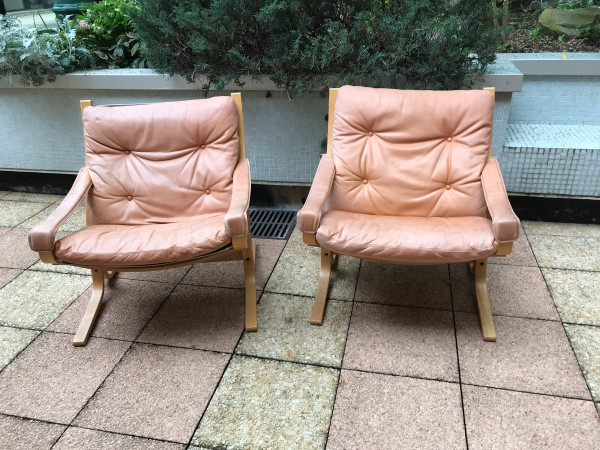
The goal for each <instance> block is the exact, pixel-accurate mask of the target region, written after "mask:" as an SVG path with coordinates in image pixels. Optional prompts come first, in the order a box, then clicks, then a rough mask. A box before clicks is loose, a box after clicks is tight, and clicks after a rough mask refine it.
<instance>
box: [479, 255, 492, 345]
mask: <svg viewBox="0 0 600 450" xmlns="http://www.w3.org/2000/svg"><path fill="white" fill-rule="evenodd" d="M474 266H475V267H474V271H475V294H476V295H477V311H478V312H479V322H480V323H481V333H482V334H483V340H484V341H488V342H496V327H495V326H494V319H493V318H492V308H491V306H490V299H489V297H488V292H487V258H484V259H480V260H477V261H475V264H474Z"/></svg>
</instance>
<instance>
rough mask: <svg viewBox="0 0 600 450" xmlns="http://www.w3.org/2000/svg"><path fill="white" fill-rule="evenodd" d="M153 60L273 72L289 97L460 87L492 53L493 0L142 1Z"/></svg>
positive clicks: (139, 19)
mask: <svg viewBox="0 0 600 450" xmlns="http://www.w3.org/2000/svg"><path fill="white" fill-rule="evenodd" d="M138 6H139V9H138V10H137V11H136V12H134V14H133V18H134V23H135V24H136V28H137V29H138V32H139V35H140V39H141V40H142V42H143V43H144V45H145V47H146V53H147V56H148V59H149V62H150V65H151V67H154V68H156V69H157V70H159V71H161V72H164V73H169V74H182V75H185V76H186V77H187V78H188V79H189V80H195V79H196V78H197V77H198V76H200V75H203V76H206V77H207V80H206V82H205V83H204V87H205V88H206V87H209V86H215V87H217V88H223V87H224V86H225V84H227V83H229V82H231V81H233V82H234V83H237V84H241V83H242V80H241V78H240V77H242V76H244V75H250V76H259V75H268V76H269V77H270V78H271V79H272V80H273V81H274V82H275V83H276V84H277V85H278V86H279V87H281V88H284V89H286V90H287V92H288V94H289V95H290V96H291V97H293V96H297V95H300V94H302V93H304V92H307V91H309V90H313V89H318V88H325V87H327V86H330V85H333V84H338V83H339V82H343V83H356V84H364V85H382V84H384V85H391V86H402V87H411V88H430V89H454V88H459V87H462V86H464V85H465V84H467V83H468V82H467V76H468V74H471V73H474V74H481V73H483V72H484V71H485V68H486V67H487V65H488V64H489V63H490V62H492V61H493V60H494V57H495V50H496V48H497V46H498V42H499V36H498V32H497V31H496V30H494V28H493V26H492V16H491V3H490V2H489V0H449V1H446V2H440V1H434V0H403V1H394V0H381V1H379V0H353V1H340V0H336V1H325V0H304V1H302V0H270V1H268V0H248V1H243V0H138Z"/></svg>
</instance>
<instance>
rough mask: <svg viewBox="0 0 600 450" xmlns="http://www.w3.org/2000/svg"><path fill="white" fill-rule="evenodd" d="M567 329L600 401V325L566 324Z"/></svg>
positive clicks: (593, 396) (589, 382) (595, 399)
mask: <svg viewBox="0 0 600 450" xmlns="http://www.w3.org/2000/svg"><path fill="white" fill-rule="evenodd" d="M565 330H566V331H567V335H568V336H569V340H570V341H571V345H572V346H573V350H574V351H575V355H576V356H577V360H578V361H579V365H580V366H581V370H582V371H583V375H584V376H585V379H586V381H587V384H588V386H589V388H590V392H591V393H592V398H593V399H594V401H596V402H600V327H589V326H583V325H565Z"/></svg>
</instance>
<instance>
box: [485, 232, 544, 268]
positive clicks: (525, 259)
mask: <svg viewBox="0 0 600 450" xmlns="http://www.w3.org/2000/svg"><path fill="white" fill-rule="evenodd" d="M488 263H489V264H502V265H515V266H534V267H535V266H537V262H536V260H535V256H534V254H533V252H532V250H531V246H530V245H529V241H528V240H527V236H526V235H525V232H524V231H523V228H521V229H520V232H519V237H518V238H517V240H516V241H515V242H514V244H513V248H512V252H511V253H510V255H508V256H497V257H492V258H490V259H489V260H488Z"/></svg>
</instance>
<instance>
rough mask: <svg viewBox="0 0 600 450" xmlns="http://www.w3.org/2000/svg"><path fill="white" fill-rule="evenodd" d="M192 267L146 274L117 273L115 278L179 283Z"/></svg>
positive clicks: (153, 271)
mask: <svg viewBox="0 0 600 450" xmlns="http://www.w3.org/2000/svg"><path fill="white" fill-rule="evenodd" d="M191 267H193V266H184V267H177V268H176V269H167V270H152V271H148V272H119V273H117V274H116V275H115V278H117V279H119V278H123V279H127V280H140V281H156V282H160V283H175V284H177V283H179V282H180V281H181V280H182V279H183V277H184V276H185V275H186V274H187V273H188V272H189V271H190V269H191Z"/></svg>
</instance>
